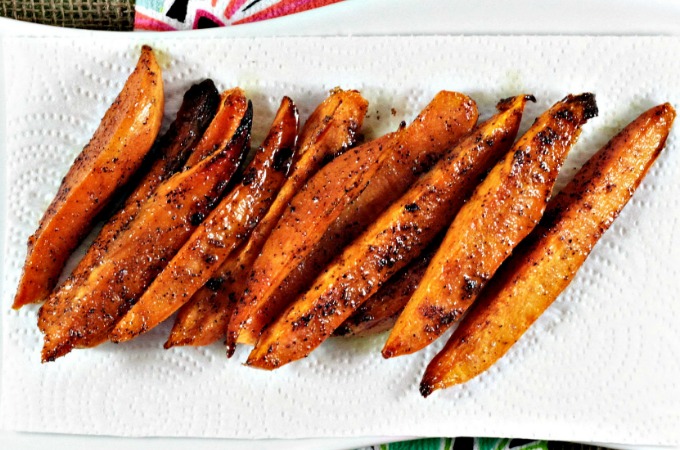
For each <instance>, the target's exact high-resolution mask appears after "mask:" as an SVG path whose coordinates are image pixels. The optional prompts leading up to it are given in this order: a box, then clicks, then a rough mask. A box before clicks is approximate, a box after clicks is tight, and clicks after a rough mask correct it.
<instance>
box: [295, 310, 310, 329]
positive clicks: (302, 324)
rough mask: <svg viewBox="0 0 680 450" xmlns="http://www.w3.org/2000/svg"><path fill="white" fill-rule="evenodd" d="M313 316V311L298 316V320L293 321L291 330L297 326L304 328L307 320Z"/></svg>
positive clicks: (307, 323)
mask: <svg viewBox="0 0 680 450" xmlns="http://www.w3.org/2000/svg"><path fill="white" fill-rule="evenodd" d="M313 318H314V313H309V314H306V315H304V316H302V317H300V318H299V319H298V320H296V321H295V322H293V331H295V330H297V329H299V328H302V327H305V328H306V327H307V325H309V322H311V321H312V319H313Z"/></svg>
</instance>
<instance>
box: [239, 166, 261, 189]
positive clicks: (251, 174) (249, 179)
mask: <svg viewBox="0 0 680 450" xmlns="http://www.w3.org/2000/svg"><path fill="white" fill-rule="evenodd" d="M255 178H257V170H255V168H254V167H251V168H250V169H248V170H247V171H246V172H245V173H244V174H243V179H242V180H241V184H242V185H244V186H249V185H250V184H252V183H253V181H255Z"/></svg>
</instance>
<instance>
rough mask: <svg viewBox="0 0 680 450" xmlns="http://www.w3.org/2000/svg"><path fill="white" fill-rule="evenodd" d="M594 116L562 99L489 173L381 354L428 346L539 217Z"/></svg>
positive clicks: (590, 99)
mask: <svg viewBox="0 0 680 450" xmlns="http://www.w3.org/2000/svg"><path fill="white" fill-rule="evenodd" d="M595 115H597V106H596V104H595V97H594V96H593V95H592V94H582V95H579V96H571V95H570V96H568V97H567V98H565V99H564V100H562V101H560V102H558V103H557V104H556V105H554V106H553V107H552V108H550V109H549V110H548V111H547V112H545V113H543V114H542V115H541V116H540V117H539V118H538V119H537V120H536V121H535V122H534V124H533V125H532V127H531V128H530V129H529V130H528V131H527V132H526V133H525V134H524V136H522V137H521V138H520V139H519V140H518V141H517V143H516V144H515V145H514V146H513V148H512V149H511V150H510V151H509V152H508V154H507V155H506V156H505V158H503V159H502V160H501V161H500V162H499V163H498V164H497V165H496V166H495V167H494V168H493V169H492V170H491V172H489V175H488V176H487V177H486V178H485V179H484V181H483V182H482V183H481V184H480V185H479V186H478V187H477V189H476V190H475V193H474V194H473V195H472V197H471V198H470V200H469V201H468V202H467V203H466V204H465V206H463V207H462V208H461V210H460V212H459V213H458V215H457V216H456V218H455V220H454V221H453V223H452V224H451V226H450V227H449V229H448V231H447V233H446V236H445V238H444V241H443V243H442V245H441V246H440V248H439V250H438V251H437V253H436V254H435V256H434V258H433V259H432V262H431V263H430V265H429V266H428V268H427V271H426V272H425V275H424V276H423V279H422V280H421V283H420V286H418V289H417V290H416V291H415V292H414V293H413V296H412V297H411V300H409V302H408V303H407V305H406V307H405V308H404V311H403V312H402V313H401V315H400V316H399V319H398V320H397V323H396V324H395V325H394V328H393V329H392V332H391V333H390V336H389V338H388V339H387V342H386V343H385V346H384V348H383V351H382V353H383V356H384V357H386V358H390V357H394V356H399V355H404V354H407V353H412V352H415V351H417V350H420V349H421V348H423V347H425V346H427V345H428V344H430V343H431V342H432V341H433V340H435V339H436V338H437V337H439V336H440V335H441V334H442V333H443V332H444V331H446V330H447V329H448V328H449V327H450V326H451V325H452V324H453V323H454V322H456V320H458V319H459V318H460V317H461V316H462V315H463V314H464V313H465V311H466V310H467V309H468V308H469V307H470V305H472V303H473V302H474V301H475V299H476V297H477V294H478V293H479V291H480V290H481V289H482V287H483V286H484V285H485V284H486V282H487V281H488V280H489V279H490V278H491V277H492V276H493V274H494V273H495V272H496V270H497V269H498V267H499V266H500V264H501V263H502V262H503V260H505V259H506V258H507V257H508V256H509V255H510V253H511V252H512V250H513V248H514V247H515V246H516V245H517V244H518V243H519V242H520V241H521V240H522V239H524V237H526V235H527V234H529V232H530V231H531V230H532V229H533V228H534V227H535V226H536V224H537V223H538V221H539V220H540V218H541V216H542V215H543V211H544V210H545V207H546V204H547V201H548V198H549V196H550V193H551V191H552V188H553V186H554V183H555V179H556V178H557V174H558V172H559V169H560V167H561V166H562V163H563V162H564V159H565V157H566V155H567V153H568V152H569V150H570V149H571V148H572V146H573V145H574V143H575V142H576V140H577V139H578V136H579V134H580V130H581V127H582V125H583V124H585V122H586V121H587V120H588V119H590V118H591V117H594V116H595Z"/></svg>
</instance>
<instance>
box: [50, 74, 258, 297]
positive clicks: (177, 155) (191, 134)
mask: <svg viewBox="0 0 680 450" xmlns="http://www.w3.org/2000/svg"><path fill="white" fill-rule="evenodd" d="M217 102H218V93H217V89H216V88H215V84H214V83H213V82H212V80H205V81H203V82H201V83H199V84H196V85H193V86H192V87H191V88H189V90H188V91H187V92H186V93H185V94H184V99H183V101H182V105H181V106H180V108H179V111H177V116H176V118H175V120H174V121H173V122H172V123H171V124H170V127H169V128H168V131H167V132H166V133H165V134H164V135H163V136H162V137H161V138H160V139H159V140H158V141H157V142H156V144H155V145H154V147H153V149H152V150H151V152H150V154H149V156H150V158H149V159H150V161H148V162H147V163H146V165H148V166H149V167H148V169H147V170H144V169H141V170H140V172H143V173H142V174H139V175H136V176H135V178H139V180H132V181H131V183H134V185H135V186H134V190H133V191H132V192H131V193H130V195H129V196H128V197H127V198H126V200H125V203H124V204H123V205H122V207H121V208H120V209H119V210H118V211H117V212H116V213H115V214H114V215H113V216H112V217H110V218H109V220H108V221H107V222H106V223H105V224H104V226H103V227H102V229H101V231H100V232H99V234H98V235H97V237H96V239H95V240H94V242H93V243H92V244H91V245H90V247H89V248H88V250H87V253H85V256H84V257H83V258H82V259H81V260H80V262H79V263H78V265H77V266H76V268H75V269H74V270H73V271H72V272H71V274H70V275H69V277H68V278H67V279H66V280H65V281H64V282H63V283H62V284H61V285H60V286H59V287H58V288H57V289H56V290H55V293H53V295H64V294H65V293H67V292H69V291H71V290H72V289H74V287H75V285H76V284H77V283H78V282H79V281H81V280H83V279H85V278H86V277H87V274H88V273H89V272H90V271H91V270H92V269H93V268H94V267H96V266H97V264H98V263H99V262H100V261H101V258H102V257H103V255H104V254H105V253H106V249H107V248H108V247H109V246H110V245H111V244H112V242H113V241H114V240H115V239H116V237H117V236H118V234H119V233H120V231H121V230H123V229H125V227H127V225H128V224H129V223H130V221H132V219H134V218H135V216H136V215H137V213H138V212H139V209H140V208H141V206H142V205H143V204H144V202H145V201H146V200H147V199H148V198H149V197H150V196H151V194H152V193H153V192H154V191H155V190H156V187H158V185H159V184H161V183H162V182H163V181H165V180H167V179H168V178H170V176H172V175H173V174H174V173H175V172H177V171H178V170H180V169H181V168H182V165H183V164H184V162H185V161H186V160H187V157H188V156H189V154H190V153H192V152H193V151H194V148H195V147H200V145H199V146H197V144H198V143H199V140H200V139H201V135H202V134H203V131H204V130H205V129H206V127H207V126H208V123H210V121H211V119H212V118H213V116H214V115H215V110H216V109H217ZM244 102H245V99H244ZM244 111H245V107H244Z"/></svg>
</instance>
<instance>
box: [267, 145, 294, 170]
mask: <svg viewBox="0 0 680 450" xmlns="http://www.w3.org/2000/svg"><path fill="white" fill-rule="evenodd" d="M292 156H293V149H292V148H291V147H284V148H282V149H281V150H279V151H278V152H276V155H274V163H273V164H272V167H273V168H274V170H276V171H278V172H283V173H288V169H290V163H291V162H292V160H293V158H292Z"/></svg>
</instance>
